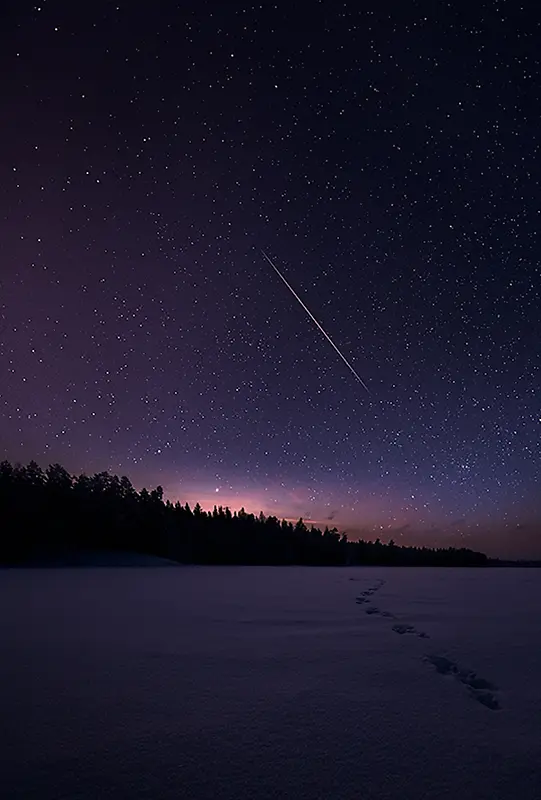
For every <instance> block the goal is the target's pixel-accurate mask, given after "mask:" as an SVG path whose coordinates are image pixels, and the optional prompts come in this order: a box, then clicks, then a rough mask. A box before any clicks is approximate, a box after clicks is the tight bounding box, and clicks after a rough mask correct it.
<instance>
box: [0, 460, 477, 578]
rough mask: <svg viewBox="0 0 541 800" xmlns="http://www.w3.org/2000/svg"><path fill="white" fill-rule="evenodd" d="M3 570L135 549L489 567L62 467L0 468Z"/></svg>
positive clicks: (471, 555)
mask: <svg viewBox="0 0 541 800" xmlns="http://www.w3.org/2000/svg"><path fill="white" fill-rule="evenodd" d="M0 531H1V534H2V536H1V540H0V562H2V563H5V564H6V563H7V564H10V563H17V562H24V560H25V559H28V558H29V557H31V558H34V557H38V558H39V556H40V555H43V556H45V555H48V554H52V553H58V552H62V551H65V550H74V549H85V550H87V549H90V550H92V549H96V550H98V549H99V550H130V551H135V552H139V553H143V554H148V555H155V556H161V557H163V558H169V559H172V560H174V561H178V562H181V563H192V564H246V565H264V564H269V565H271V564H272V565H288V564H306V565H320V566H323V565H329V566H345V565H362V564H365V565H372V564H373V565H384V564H387V565H412V566H414V565H416V566H419V565H423V566H484V565H486V563H487V561H488V559H487V557H486V556H485V555H484V554H483V553H478V552H474V551H472V550H468V549H466V548H460V549H455V548H445V549H444V548H437V549H435V548H427V547H422V548H419V547H405V546H397V545H396V544H395V543H394V542H393V541H390V542H389V543H387V544H384V543H382V542H381V541H380V540H379V539H377V540H376V541H375V542H372V541H363V540H361V541H359V542H350V541H348V539H347V536H346V535H345V534H344V533H340V532H339V531H338V530H337V529H336V528H332V529H329V528H328V527H326V528H325V529H324V530H321V529H320V528H317V527H314V526H310V527H308V526H307V525H306V524H305V523H304V521H303V520H302V518H301V519H299V520H298V521H297V522H296V523H292V522H289V521H287V520H284V519H282V520H279V519H278V518H277V517H275V516H265V515H264V514H263V513H262V512H261V513H260V514H259V515H255V514H249V513H247V512H246V511H245V510H244V509H243V508H241V509H240V511H231V509H229V508H227V507H225V508H224V507H222V506H215V507H214V509H213V510H212V511H204V510H203V509H202V508H201V506H200V505H199V503H197V504H196V505H195V506H194V507H193V508H191V507H190V506H189V504H188V503H185V504H184V505H182V504H181V503H180V502H176V503H172V502H170V501H169V500H164V497H163V489H162V487H161V486H157V487H156V488H155V489H153V490H152V491H150V492H149V491H148V490H147V489H141V491H139V492H138V491H137V490H136V489H135V488H134V487H133V485H132V484H131V482H130V480H129V479H128V478H126V477H125V476H123V477H120V478H119V477H118V476H117V475H111V474H110V473H108V472H100V473H97V474H95V475H92V476H88V475H77V476H75V475H71V474H70V473H69V472H68V471H67V470H66V469H64V467H62V466H61V465H60V464H52V465H50V466H49V467H47V469H46V470H45V471H44V470H42V469H41V467H40V466H39V465H38V464H37V463H36V462H35V461H31V462H30V463H29V464H28V465H26V466H23V465H20V464H16V465H12V464H10V463H9V462H8V461H3V462H2V463H0Z"/></svg>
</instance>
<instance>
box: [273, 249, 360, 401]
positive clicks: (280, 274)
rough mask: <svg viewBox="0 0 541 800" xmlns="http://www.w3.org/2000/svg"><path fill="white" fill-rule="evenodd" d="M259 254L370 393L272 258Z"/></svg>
mask: <svg viewBox="0 0 541 800" xmlns="http://www.w3.org/2000/svg"><path fill="white" fill-rule="evenodd" d="M261 255H262V256H263V258H265V259H266V260H267V261H268V262H269V264H270V265H271V267H272V268H273V270H274V271H275V272H276V274H277V275H278V277H280V278H281V279H282V281H283V282H284V283H285V285H286V286H287V288H288V289H289V291H290V292H291V294H292V295H293V297H294V298H295V299H296V300H298V301H299V303H300V304H301V306H302V307H303V308H304V310H305V311H306V313H307V314H308V316H309V317H310V319H311V320H312V322H313V323H314V324H315V325H316V326H317V327H318V328H319V330H320V331H321V333H322V334H323V336H324V337H325V338H326V340H327V341H328V342H329V344H330V345H332V347H333V348H334V349H335V350H336V352H337V353H338V355H339V356H340V358H341V359H342V361H343V362H344V364H345V365H346V367H347V368H348V369H349V371H350V372H351V373H353V375H354V377H355V378H356V379H357V380H358V381H359V383H360V384H361V386H362V387H363V389H366V391H367V392H368V394H370V389H369V388H368V386H367V385H366V383H365V382H364V381H363V379H362V378H361V376H360V375H359V374H358V373H357V372H356V371H355V370H354V369H353V367H352V366H351V364H350V363H349V361H348V360H347V358H346V357H345V355H343V353H341V352H340V350H339V349H338V347H337V346H336V345H335V343H334V342H333V340H332V339H331V337H330V336H329V334H328V333H327V332H326V331H325V330H323V328H322V327H321V325H320V324H319V322H318V321H317V319H316V318H315V317H314V315H313V314H312V312H311V311H310V309H309V308H307V307H306V306H305V305H304V303H303V302H302V300H301V298H300V297H299V295H298V294H297V292H296V291H295V289H293V287H292V286H290V284H289V283H288V282H287V280H286V279H285V278H284V276H283V275H282V273H281V272H280V270H279V269H278V267H277V266H276V264H274V262H273V261H272V259H271V258H269V256H268V255H267V254H266V253H265V252H264V251H263V250H262V251H261Z"/></svg>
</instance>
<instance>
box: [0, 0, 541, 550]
mask: <svg viewBox="0 0 541 800" xmlns="http://www.w3.org/2000/svg"><path fill="white" fill-rule="evenodd" d="M149 8H150V7H149V6H147V5H146V4H138V3H127V2H120V1H119V2H102V1H100V0H97V1H96V2H95V3H91V4H89V5H86V6H85V7H84V8H82V9H81V8H80V7H79V5H78V4H73V3H68V2H65V1H64V0H58V2H50V1H47V2H42V3H36V4H34V3H27V2H24V1H22V2H18V3H17V4H13V7H12V10H11V12H5V18H4V21H3V24H2V38H3V42H2V48H1V55H0V59H1V62H2V72H3V74H4V75H7V76H9V80H8V81H4V83H3V86H2V89H1V92H2V100H3V103H2V107H3V108H4V109H5V113H4V114H3V121H2V126H1V129H0V141H1V145H2V159H1V165H0V206H1V207H0V215H1V237H0V248H1V249H0V345H1V346H0V408H1V411H2V413H1V416H0V456H1V457H6V458H8V459H10V460H12V461H28V460H30V459H32V458H34V459H36V460H37V461H38V462H39V463H41V464H42V465H43V466H46V465H47V464H48V463H50V462H55V461H59V462H61V463H63V464H64V465H65V466H66V467H67V468H68V469H70V470H71V471H75V472H78V471H85V472H93V471H100V470H103V469H108V470H111V471H113V472H117V473H123V474H127V475H128V476H129V477H131V478H132V480H133V482H134V484H135V485H137V486H142V485H143V484H145V485H147V486H151V485H152V486H153V485H156V484H157V483H160V484H162V485H163V487H164V489H165V492H166V494H167V496H169V497H170V498H171V499H175V500H176V499H180V500H182V501H185V500H188V501H190V502H196V501H199V502H201V504H202V505H203V506H205V507H208V506H212V505H213V504H214V503H215V502H216V503H221V504H223V505H226V504H228V505H230V506H232V507H233V508H238V507H240V506H241V505H244V506H245V507H246V508H247V509H249V510H254V511H259V510H260V509H263V510H264V511H265V512H267V513H274V514H276V515H278V516H282V515H283V516H286V517H293V518H294V517H298V516H300V515H302V516H303V517H305V518H307V519H310V520H314V521H317V522H318V523H322V524H326V523H327V522H329V523H330V522H332V524H333V525H336V526H337V527H339V528H341V529H346V530H348V531H349V532H350V534H351V535H352V536H355V535H357V534H361V533H363V535H364V534H365V533H366V532H370V535H373V534H374V532H375V531H377V532H378V533H379V535H381V536H382V538H389V537H390V536H391V535H394V537H395V538H396V539H397V540H399V541H407V542H410V541H426V542H429V543H431V544H439V543H446V544H447V543H449V542H451V541H452V542H454V543H456V542H465V543H466V544H468V545H475V546H480V547H483V548H484V549H486V550H488V551H490V552H501V553H504V552H505V553H506V554H507V553H513V554H515V555H530V554H533V555H535V554H537V555H540V556H541V490H540V485H541V481H540V472H541V448H540V436H541V385H540V384H541V381H540V378H541V370H540V365H541V346H540V344H539V343H540V342H541V323H540V312H539V309H540V308H541V298H540V286H541V275H540V267H539V237H538V230H539V228H540V216H539V210H540V208H541V191H540V186H539V177H538V174H537V171H536V170H535V167H534V165H535V161H536V158H538V146H539V145H538V130H539V128H538V108H539V102H540V98H539V94H540V86H541V83H540V74H539V60H538V35H537V34H536V32H535V26H534V24H533V23H534V21H535V20H534V16H537V14H536V12H535V11H534V10H533V7H532V12H531V13H532V15H534V16H532V17H531V18H529V17H528V14H529V12H528V10H527V8H526V7H525V8H524V9H520V8H518V7H513V6H512V5H511V4H509V3H508V4H504V5H502V4H498V5H496V4H494V7H483V6H481V5H480V4H474V3H455V4H453V5H452V8H448V7H447V6H446V5H445V4H439V5H436V6H435V5H434V4H433V3H429V2H419V3H416V4H415V5H411V4H404V5H401V4H394V5H389V6H386V5H385V4H381V5H379V6H373V8H372V10H370V11H365V10H363V9H365V8H366V6H365V5H363V4H360V5H359V4H354V3H350V4H346V5H344V4H338V5H337V4H336V3H334V2H330V0H329V2H327V0H323V1H322V2H319V3H310V4H306V3H297V4H290V3H287V4H286V3H277V4H265V3H263V4H262V6H261V5H260V4H254V5H251V4H247V3H240V2H233V0H232V2H231V3H218V2H215V3H209V2H199V3H193V4H192V3H172V2H164V3H162V4H160V6H159V12H160V13H158V11H157V10H156V12H154V13H151V12H150V11H149ZM536 153H537V155H536ZM261 249H264V250H265V251H266V252H268V253H269V255H270V256H271V257H272V258H273V259H274V260H275V263H276V264H277V266H278V267H279V269H280V270H281V271H282V272H283V274H284V275H285V276H286V278H287V280H288V281H289V282H290V283H291V285H292V287H293V288H294V289H295V291H297V292H298V293H299V295H300V297H301V298H302V300H303V302H305V303H306V305H307V306H308V307H309V308H310V310H311V312H312V313H313V314H314V315H315V316H316V318H317V319H318V321H319V322H320V323H321V325H323V327H324V328H325V330H326V331H327V332H328V334H329V335H330V336H331V337H332V339H333V341H334V342H335V343H336V344H337V346H338V347H339V348H340V350H341V352H343V354H344V355H345V357H346V358H347V359H348V361H350V362H351V364H352V365H353V367H354V368H355V370H356V371H357V372H358V373H359V375H360V376H361V377H362V379H363V381H365V382H366V384H367V385H368V386H369V389H370V394H368V393H366V392H365V391H364V389H363V388H362V386H360V384H359V383H358V382H357V381H356V380H355V378H354V377H353V375H352V374H351V372H349V371H348V369H347V367H346V365H345V364H344V363H343V362H342V361H341V360H340V358H339V357H338V355H337V354H336V353H335V352H334V351H333V349H332V347H331V346H330V344H329V343H328V342H327V341H326V340H325V338H324V337H323V336H322V334H321V333H320V331H318V330H317V328H316V327H315V326H314V325H313V323H312V322H311V320H310V319H309V318H308V316H307V315H306V314H305V312H304V311H303V310H302V308H301V307H300V306H299V304H298V303H297V301H296V300H295V298H294V297H293V296H292V295H291V294H290V293H289V292H288V290H287V288H286V287H285V285H284V284H283V283H282V282H281V281H280V279H279V278H278V276H277V275H276V274H275V273H274V272H273V270H272V269H271V267H270V266H269V264H268V263H266V262H265V261H264V259H263V258H262V257H261V255H260V250H261Z"/></svg>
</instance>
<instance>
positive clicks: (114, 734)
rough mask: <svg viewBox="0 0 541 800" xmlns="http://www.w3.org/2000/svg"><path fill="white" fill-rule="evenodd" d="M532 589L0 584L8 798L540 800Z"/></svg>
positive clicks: (247, 579) (343, 583) (424, 575)
mask: <svg viewBox="0 0 541 800" xmlns="http://www.w3.org/2000/svg"><path fill="white" fill-rule="evenodd" d="M540 609H541V571H540V570H536V569H524V570H518V569H517V570H515V569H493V570H466V569H465V570H437V569H401V568H395V569H383V568H375V567H374V568H365V569H362V568H361V569H359V568H351V569H349V568H348V569H333V568H325V569H318V568H297V567H294V568H263V567H262V568H242V567H236V568H235V567H231V568H229V567H227V568H223V567H214V568H213V567H179V568H177V569H161V568H152V567H146V568H145V567H130V568H121V567H109V568H107V569H103V568H85V567H79V568H77V569H39V570H37V569H12V570H2V571H0V693H1V697H0V702H1V708H2V724H1V725H0V748H1V752H2V761H3V765H4V766H3V770H2V773H3V774H2V778H1V780H0V783H1V790H0V791H1V795H2V797H6V798H9V800H13V799H14V798H25V800H34V798H35V800H38V798H39V800H49V799H51V800H52V799H53V798H54V800H60V799H61V798H62V799H63V798H65V799H66V800H68V799H69V800H82V799H83V798H84V800H95V799H96V798H148V800H150V799H151V798H152V800H158V799H159V798H171V799H173V798H175V800H176V799H177V798H209V799H210V798H213V799H214V798H216V800H220V798H227V799H229V798H231V799H233V798H235V800H238V799H240V798H250V800H252V799H254V800H255V799H257V800H259V799H261V800H266V799H267V798H322V799H323V798H325V800H329V799H330V798H355V800H361V799H362V800H371V799H372V798H374V799H375V798H378V800H386V799H387V798H393V800H394V799H395V798H396V800H409V799H410V798H412V800H413V799H414V800H421V799H422V798H434V800H436V799H437V800H444V799H446V798H453V800H457V798H458V800H466V799H467V798H475V800H481V799H482V798H487V799H488V798H490V800H506V799H507V798H513V799H515V798H520V800H529V798H536V799H538V798H539V797H541V758H540V756H541V624H540V620H539V611H540Z"/></svg>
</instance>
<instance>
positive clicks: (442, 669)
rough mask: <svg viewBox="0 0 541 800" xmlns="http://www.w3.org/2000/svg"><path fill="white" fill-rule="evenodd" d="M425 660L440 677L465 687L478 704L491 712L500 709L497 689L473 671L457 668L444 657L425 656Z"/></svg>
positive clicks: (456, 665)
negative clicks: (450, 678) (458, 682)
mask: <svg viewBox="0 0 541 800" xmlns="http://www.w3.org/2000/svg"><path fill="white" fill-rule="evenodd" d="M425 660H426V661H428V663H429V664H432V666H433V667H435V668H436V672H438V673H439V674H440V675H450V676H451V677H453V678H455V680H457V681H460V683H463V684H464V685H465V686H467V687H468V690H469V692H470V695H471V696H472V697H473V698H474V699H475V700H477V702H478V703H481V704H482V705H484V706H486V708H490V710H491V711H498V710H499V709H500V708H501V705H500V701H499V700H498V696H497V694H496V693H497V691H498V687H497V686H495V685H494V684H493V683H491V682H490V681H487V680H486V679H485V678H480V677H479V676H478V675H477V673H476V672H474V671H473V670H471V669H464V667H459V666H458V664H455V662H454V661H451V660H450V659H449V658H446V657H445V656H436V655H430V656H426V658H425Z"/></svg>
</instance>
